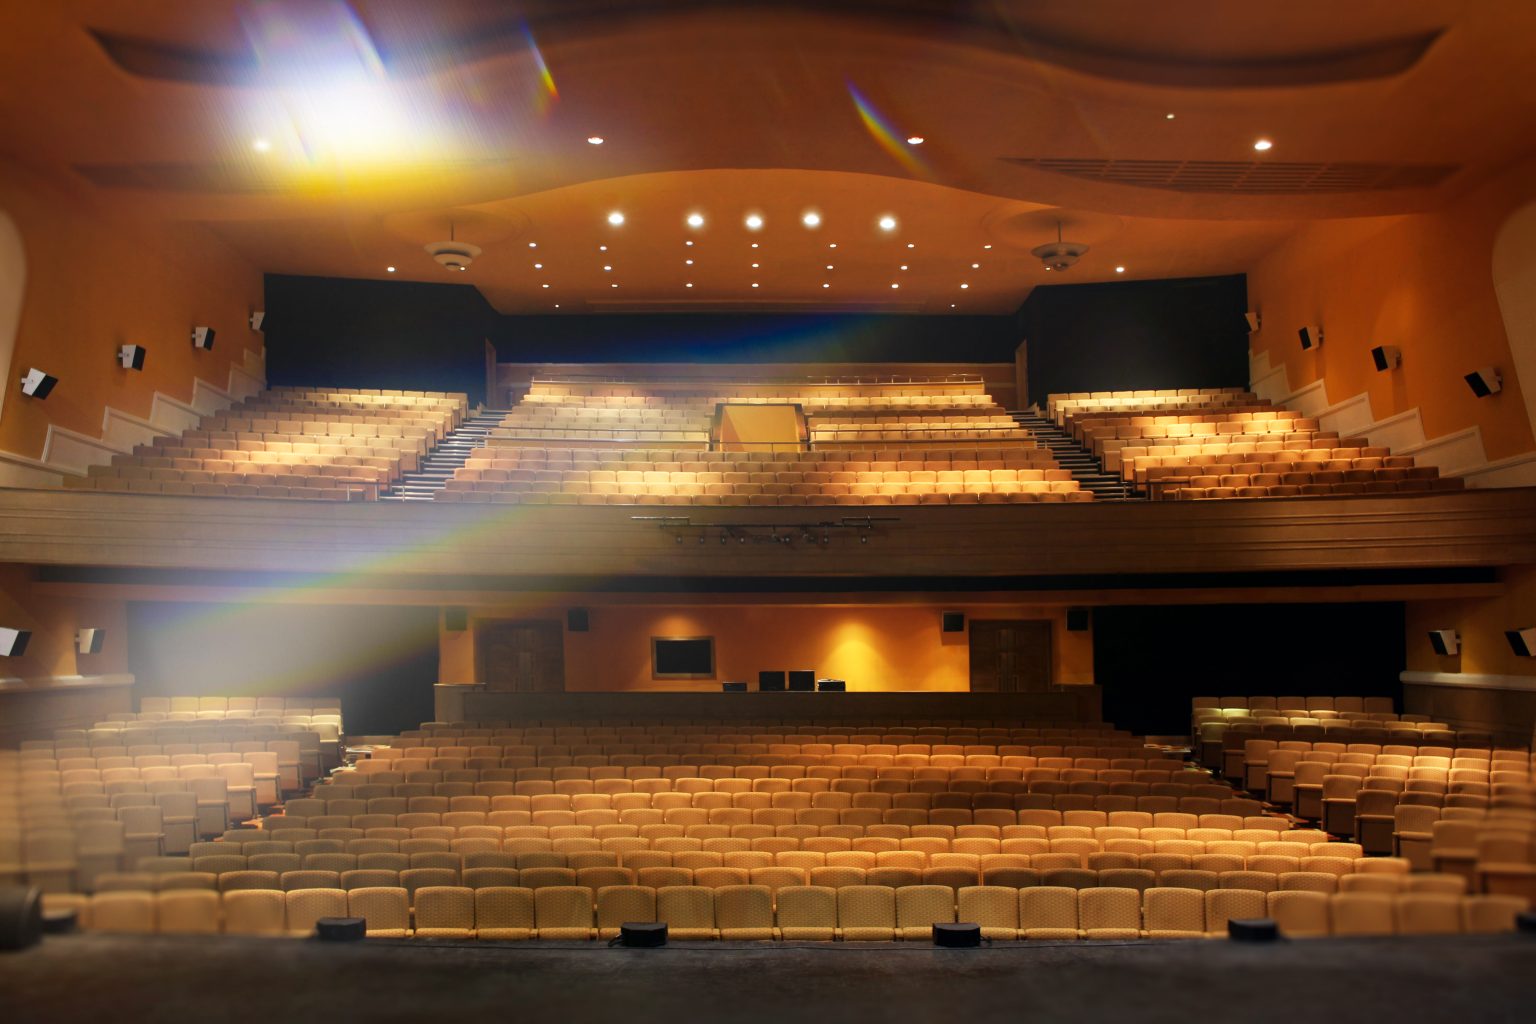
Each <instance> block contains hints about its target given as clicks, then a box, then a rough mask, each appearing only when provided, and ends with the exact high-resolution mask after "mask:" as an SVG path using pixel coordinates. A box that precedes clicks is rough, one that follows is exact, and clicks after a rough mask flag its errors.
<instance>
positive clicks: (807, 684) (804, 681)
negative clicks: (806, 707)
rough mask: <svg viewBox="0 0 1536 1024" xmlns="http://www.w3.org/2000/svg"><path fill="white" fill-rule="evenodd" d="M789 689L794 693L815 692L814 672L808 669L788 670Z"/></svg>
mask: <svg viewBox="0 0 1536 1024" xmlns="http://www.w3.org/2000/svg"><path fill="white" fill-rule="evenodd" d="M789 688H790V689H791V690H794V691H795V692H796V693H814V692H816V670H815V669H809V668H795V669H790V670H789Z"/></svg>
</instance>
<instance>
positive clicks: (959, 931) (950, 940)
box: [933, 921, 981, 949]
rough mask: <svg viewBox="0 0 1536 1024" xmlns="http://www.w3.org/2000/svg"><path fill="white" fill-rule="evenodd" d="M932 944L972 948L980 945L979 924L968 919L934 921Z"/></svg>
mask: <svg viewBox="0 0 1536 1024" xmlns="http://www.w3.org/2000/svg"><path fill="white" fill-rule="evenodd" d="M933 944H934V945H935V946H943V947H944V948H945V949H972V948H974V947H976V946H979V945H981V925H979V924H972V923H970V922H968V921H961V922H959V923H956V924H948V923H944V922H939V923H936V924H935V925H934V926H933Z"/></svg>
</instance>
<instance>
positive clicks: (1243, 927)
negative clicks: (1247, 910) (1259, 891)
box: [1227, 917, 1280, 942]
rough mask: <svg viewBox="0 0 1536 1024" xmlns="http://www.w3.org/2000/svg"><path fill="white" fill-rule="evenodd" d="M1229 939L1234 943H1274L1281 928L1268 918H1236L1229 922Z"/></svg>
mask: <svg viewBox="0 0 1536 1024" xmlns="http://www.w3.org/2000/svg"><path fill="white" fill-rule="evenodd" d="M1227 938H1229V939H1231V940H1232V941H1233V942H1274V941H1275V940H1276V939H1278V938H1280V926H1279V925H1278V924H1276V923H1275V922H1274V920H1273V919H1272V918H1268V917H1249V918H1241V917H1234V918H1231V919H1230V920H1228V921H1227Z"/></svg>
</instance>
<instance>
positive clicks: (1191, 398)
mask: <svg viewBox="0 0 1536 1024" xmlns="http://www.w3.org/2000/svg"><path fill="white" fill-rule="evenodd" d="M1256 400H1257V396H1255V395H1254V393H1253V392H1251V391H1248V390H1247V389H1245V388H1162V389H1156V390H1138V391H1071V392H1060V393H1056V394H1050V395H1047V396H1046V399H1045V413H1046V415H1047V416H1048V417H1050V418H1051V419H1052V420H1055V421H1056V424H1057V425H1058V426H1063V427H1064V426H1066V425H1067V423H1068V422H1069V421H1070V420H1071V419H1074V418H1076V417H1078V416H1096V415H1106V414H1112V413H1116V412H1121V413H1143V412H1145V413H1158V412H1163V411H1165V410H1173V409H1185V408H1190V409H1199V408H1206V407H1214V406H1220V405H1236V404H1246V403H1250V402H1254V401H1256Z"/></svg>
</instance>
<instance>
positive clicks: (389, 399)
mask: <svg viewBox="0 0 1536 1024" xmlns="http://www.w3.org/2000/svg"><path fill="white" fill-rule="evenodd" d="M468 404H469V403H468V398H467V396H465V395H462V394H457V395H454V394H446V393H443V392H410V391H378V390H359V389H355V388H293V387H279V388H271V389H269V390H267V391H264V392H262V393H261V394H259V395H255V396H253V397H251V398H248V399H246V400H244V401H243V402H240V403H238V404H236V405H233V406H231V407H229V408H227V409H223V410H221V411H219V412H217V413H213V414H210V415H208V416H204V417H203V419H202V421H201V422H200V423H199V424H198V425H197V426H196V427H194V428H192V429H190V430H186V431H183V432H182V433H181V435H180V436H175V437H173V436H164V437H157V438H155V439H154V441H153V442H151V443H150V444H147V445H138V446H136V447H135V448H134V450H133V453H132V454H130V455H114V456H113V457H112V461H111V462H110V463H109V464H107V465H103V466H92V467H91V468H90V471H89V474H88V475H87V476H85V477H83V478H69V479H67V480H66V486H69V487H80V488H90V489H95V490H109V491H131V492H136V493H140V492H148V493H156V494H195V495H211V496H221V495H222V496H229V497H247V498H256V497H261V498H302V499H322V500H334V501H356V500H369V499H373V498H376V497H377V496H378V493H379V490H380V489H381V488H382V487H385V486H387V485H388V484H390V483H391V482H393V481H394V480H396V479H398V478H399V476H400V474H401V473H404V472H410V471H412V470H414V469H416V468H417V467H418V465H419V464H420V460H421V457H422V456H423V455H425V454H426V453H427V451H429V450H430V449H431V447H432V446H433V445H435V444H437V442H439V441H441V440H442V439H443V437H444V436H445V435H446V434H447V433H448V432H449V431H450V430H453V429H454V428H455V427H456V426H458V424H459V423H460V422H461V421H462V419H463V416H464V413H465V412H466V410H467V409H468Z"/></svg>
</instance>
